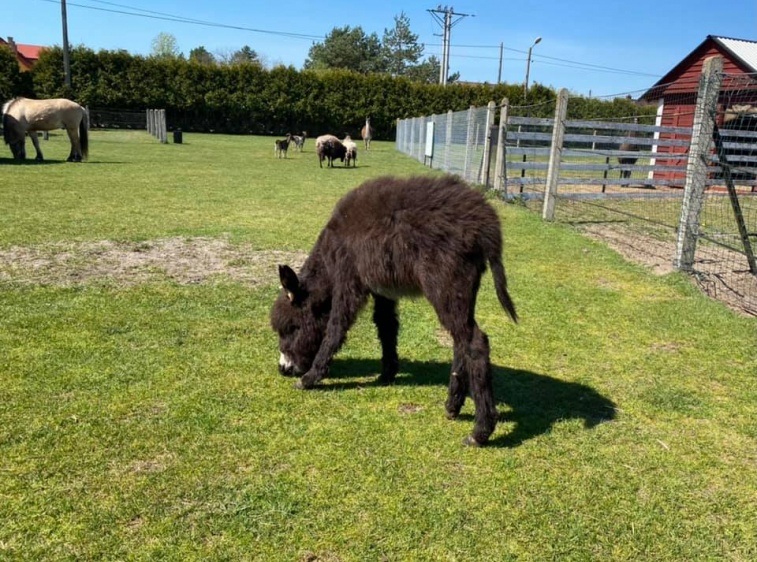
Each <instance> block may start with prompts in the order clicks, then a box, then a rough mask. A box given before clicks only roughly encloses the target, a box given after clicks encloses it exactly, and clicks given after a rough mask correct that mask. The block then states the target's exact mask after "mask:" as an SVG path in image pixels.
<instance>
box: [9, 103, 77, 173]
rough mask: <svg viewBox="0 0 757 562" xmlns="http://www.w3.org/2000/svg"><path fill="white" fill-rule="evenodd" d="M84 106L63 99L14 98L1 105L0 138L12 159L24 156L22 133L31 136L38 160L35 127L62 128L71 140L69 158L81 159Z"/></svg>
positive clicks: (40, 128)
mask: <svg viewBox="0 0 757 562" xmlns="http://www.w3.org/2000/svg"><path fill="white" fill-rule="evenodd" d="M87 121H88V120H87V110H86V109H84V108H83V107H82V106H80V105H79V104H78V103H76V102H73V101H71V100H67V99H49V100H30V99H27V98H14V99H12V100H10V101H8V102H6V103H5V105H4V106H3V139H4V140H5V144H7V145H9V146H10V149H11V152H12V153H13V157H14V158H15V159H16V160H24V159H25V158H26V134H27V133H28V134H29V137H31V139H32V144H34V149H35V150H36V151H37V160H42V159H43V158H42V151H41V150H40V148H39V139H38V138H37V131H51V130H53V129H60V128H63V129H66V132H67V133H68V138H69V140H70V141H71V153H70V154H69V155H68V161H69V162H81V161H82V160H83V159H85V158H86V157H87V155H88V152H89V136H88V135H89V134H88V123H87Z"/></svg>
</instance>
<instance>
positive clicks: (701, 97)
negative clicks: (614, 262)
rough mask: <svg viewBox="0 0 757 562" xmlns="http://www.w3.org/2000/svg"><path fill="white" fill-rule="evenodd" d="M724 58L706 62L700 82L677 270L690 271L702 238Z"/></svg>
mask: <svg viewBox="0 0 757 562" xmlns="http://www.w3.org/2000/svg"><path fill="white" fill-rule="evenodd" d="M722 73H723V58H722V57H720V56H714V57H710V58H708V59H706V60H705V61H704V66H703V67H702V76H701V77H700V79H699V92H698V93H697V105H696V108H695V110H694V125H693V127H692V129H691V145H690V147H689V160H688V163H687V164H686V187H685V190H684V193H683V203H682V205H681V219H680V221H679V223H678V239H677V241H676V257H675V267H676V269H678V270H679V271H691V270H692V266H693V265H694V253H695V251H696V247H697V237H698V235H699V217H700V214H701V212H702V203H703V202H704V189H705V184H706V181H707V160H708V156H709V154H710V151H711V150H712V131H713V128H714V124H715V112H716V109H717V103H718V94H719V93H720V84H721V82H722Z"/></svg>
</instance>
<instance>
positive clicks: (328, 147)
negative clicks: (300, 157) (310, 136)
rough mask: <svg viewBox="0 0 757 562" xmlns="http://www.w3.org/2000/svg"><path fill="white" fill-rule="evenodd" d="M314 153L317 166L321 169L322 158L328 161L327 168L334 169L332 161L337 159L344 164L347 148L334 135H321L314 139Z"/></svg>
mask: <svg viewBox="0 0 757 562" xmlns="http://www.w3.org/2000/svg"><path fill="white" fill-rule="evenodd" d="M315 152H316V154H317V155H318V164H319V165H320V167H321V168H323V160H324V158H325V159H327V160H328V163H327V167H329V168H333V167H334V160H336V159H337V158H339V160H341V161H342V162H344V158H345V157H346V156H347V148H345V146H344V145H343V144H342V141H340V140H339V139H338V138H336V137H335V136H334V135H321V136H320V137H318V138H317V139H315Z"/></svg>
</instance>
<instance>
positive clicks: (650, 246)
mask: <svg viewBox="0 0 757 562" xmlns="http://www.w3.org/2000/svg"><path fill="white" fill-rule="evenodd" d="M581 231H582V232H583V233H584V234H586V235H587V236H589V237H590V238H593V239H595V240H599V241H601V242H603V243H605V244H607V245H608V246H610V247H611V248H612V249H613V250H615V251H616V252H618V253H619V254H620V255H622V256H623V257H624V258H625V259H627V260H628V261H631V262H634V263H638V264H641V265H644V266H646V267H648V268H649V269H650V270H651V271H653V272H654V273H655V274H657V275H665V274H667V273H671V272H672V271H675V268H674V266H673V260H674V259H675V255H676V243H675V241H674V240H672V239H671V240H660V239H658V238H654V237H652V236H644V235H643V234H641V233H639V232H638V231H635V230H634V231H630V230H628V229H624V228H622V227H620V226H618V225H615V224H588V225H583V226H582V227H581ZM692 279H693V280H694V282H695V283H696V285H697V286H698V287H699V288H700V289H701V290H702V291H703V292H704V293H705V294H707V295H708V296H709V297H711V298H714V299H717V300H719V301H721V302H722V303H724V304H725V305H726V306H728V307H729V308H731V309H733V310H735V311H736V312H739V313H741V314H745V315H748V316H757V276H754V275H752V274H751V273H750V272H749V270H748V269H747V264H746V258H744V256H743V255H741V254H738V253H737V252H734V251H732V250H727V249H725V248H712V247H708V246H705V245H700V246H699V247H698V248H697V251H696V258H695V262H694V273H693V274H692Z"/></svg>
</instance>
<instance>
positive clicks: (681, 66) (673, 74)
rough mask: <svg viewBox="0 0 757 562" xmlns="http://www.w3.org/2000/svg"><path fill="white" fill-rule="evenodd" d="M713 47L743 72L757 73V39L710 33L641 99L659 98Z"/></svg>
mask: <svg viewBox="0 0 757 562" xmlns="http://www.w3.org/2000/svg"><path fill="white" fill-rule="evenodd" d="M713 48H714V49H715V50H716V51H717V52H719V53H722V54H723V55H724V56H726V57H727V58H728V59H729V60H730V61H731V63H732V64H733V65H735V66H736V67H738V69H739V70H741V71H742V72H744V73H746V74H753V73H757V41H752V40H749V39H734V38H732V37H721V36H717V35H708V36H707V37H706V38H705V40H704V41H702V42H701V43H700V44H699V45H698V46H697V47H696V48H695V49H694V50H693V51H691V52H690V53H689V54H688V55H686V56H685V57H684V58H683V59H682V60H681V62H679V63H678V64H677V65H675V66H674V67H673V68H672V69H671V70H669V71H668V72H667V74H665V76H663V77H662V78H661V79H660V80H658V81H657V82H656V83H655V84H654V85H653V86H652V87H651V88H650V89H649V90H647V91H646V92H645V93H644V94H643V95H642V96H641V97H640V98H639V99H641V100H647V101H649V100H654V99H659V98H660V97H661V96H662V95H663V94H664V92H665V90H666V88H667V85H669V84H670V83H672V82H674V81H675V80H676V79H677V78H678V77H680V76H681V74H683V73H684V72H685V71H686V69H687V68H689V67H690V66H691V65H692V64H694V63H695V62H697V61H698V60H700V59H701V58H702V57H703V56H704V55H705V54H706V53H707V52H708V51H711V50H712V49H713Z"/></svg>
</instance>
